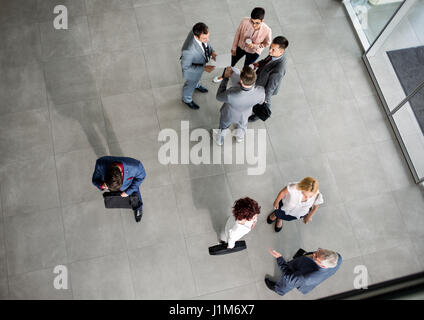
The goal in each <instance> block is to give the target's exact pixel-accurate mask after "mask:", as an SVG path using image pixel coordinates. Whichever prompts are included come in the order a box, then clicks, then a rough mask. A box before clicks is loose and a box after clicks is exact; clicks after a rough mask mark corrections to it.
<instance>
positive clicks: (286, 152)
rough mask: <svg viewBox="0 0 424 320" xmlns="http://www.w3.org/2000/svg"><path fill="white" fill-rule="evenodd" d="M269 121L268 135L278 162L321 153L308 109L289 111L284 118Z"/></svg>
mask: <svg viewBox="0 0 424 320" xmlns="http://www.w3.org/2000/svg"><path fill="white" fill-rule="evenodd" d="M269 120H270V122H269V123H267V124H266V125H267V127H268V134H269V136H270V139H271V144H272V147H273V148H274V151H275V154H276V157H277V159H278V160H279V161H287V160H292V159H297V158H299V157H303V156H313V155H316V154H319V153H321V147H320V143H319V134H318V129H317V128H316V126H315V123H314V120H313V118H312V114H311V112H310V111H309V109H293V110H292V109H289V110H287V112H286V115H285V116H284V117H275V118H270V119H269ZM271 120H272V121H271ZM304 128H308V130H304ZM293 137H295V138H293Z"/></svg>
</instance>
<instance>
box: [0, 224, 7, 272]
mask: <svg viewBox="0 0 424 320" xmlns="http://www.w3.org/2000/svg"><path fill="white" fill-rule="evenodd" d="M5 241H6V237H5V232H4V223H3V217H2V218H0V280H4V279H6V280H7V262H6V244H5Z"/></svg>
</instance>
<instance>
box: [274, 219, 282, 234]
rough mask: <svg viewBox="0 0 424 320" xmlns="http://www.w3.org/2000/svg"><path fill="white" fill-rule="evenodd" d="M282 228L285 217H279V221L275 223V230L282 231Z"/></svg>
mask: <svg viewBox="0 0 424 320" xmlns="http://www.w3.org/2000/svg"><path fill="white" fill-rule="evenodd" d="M280 221H281V226H278V225H279V224H280ZM281 229H283V219H277V222H276V223H275V227H274V230H275V232H280V231H281Z"/></svg>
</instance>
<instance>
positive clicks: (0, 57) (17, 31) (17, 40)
mask: <svg viewBox="0 0 424 320" xmlns="http://www.w3.org/2000/svg"><path fill="white" fill-rule="evenodd" d="M0 37H1V38H2V41H1V44H0V67H1V68H5V67H21V66H24V65H30V64H34V63H39V62H41V43H40V30H39V28H38V24H36V23H31V24H22V25H20V26H13V27H6V28H1V30H0Z"/></svg>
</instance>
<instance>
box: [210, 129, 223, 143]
mask: <svg viewBox="0 0 424 320" xmlns="http://www.w3.org/2000/svg"><path fill="white" fill-rule="evenodd" d="M212 139H213V141H215V142H216V144H217V145H218V146H222V144H223V143H224V141H223V140H224V139H223V136H222V135H221V130H216V129H213V130H212Z"/></svg>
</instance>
